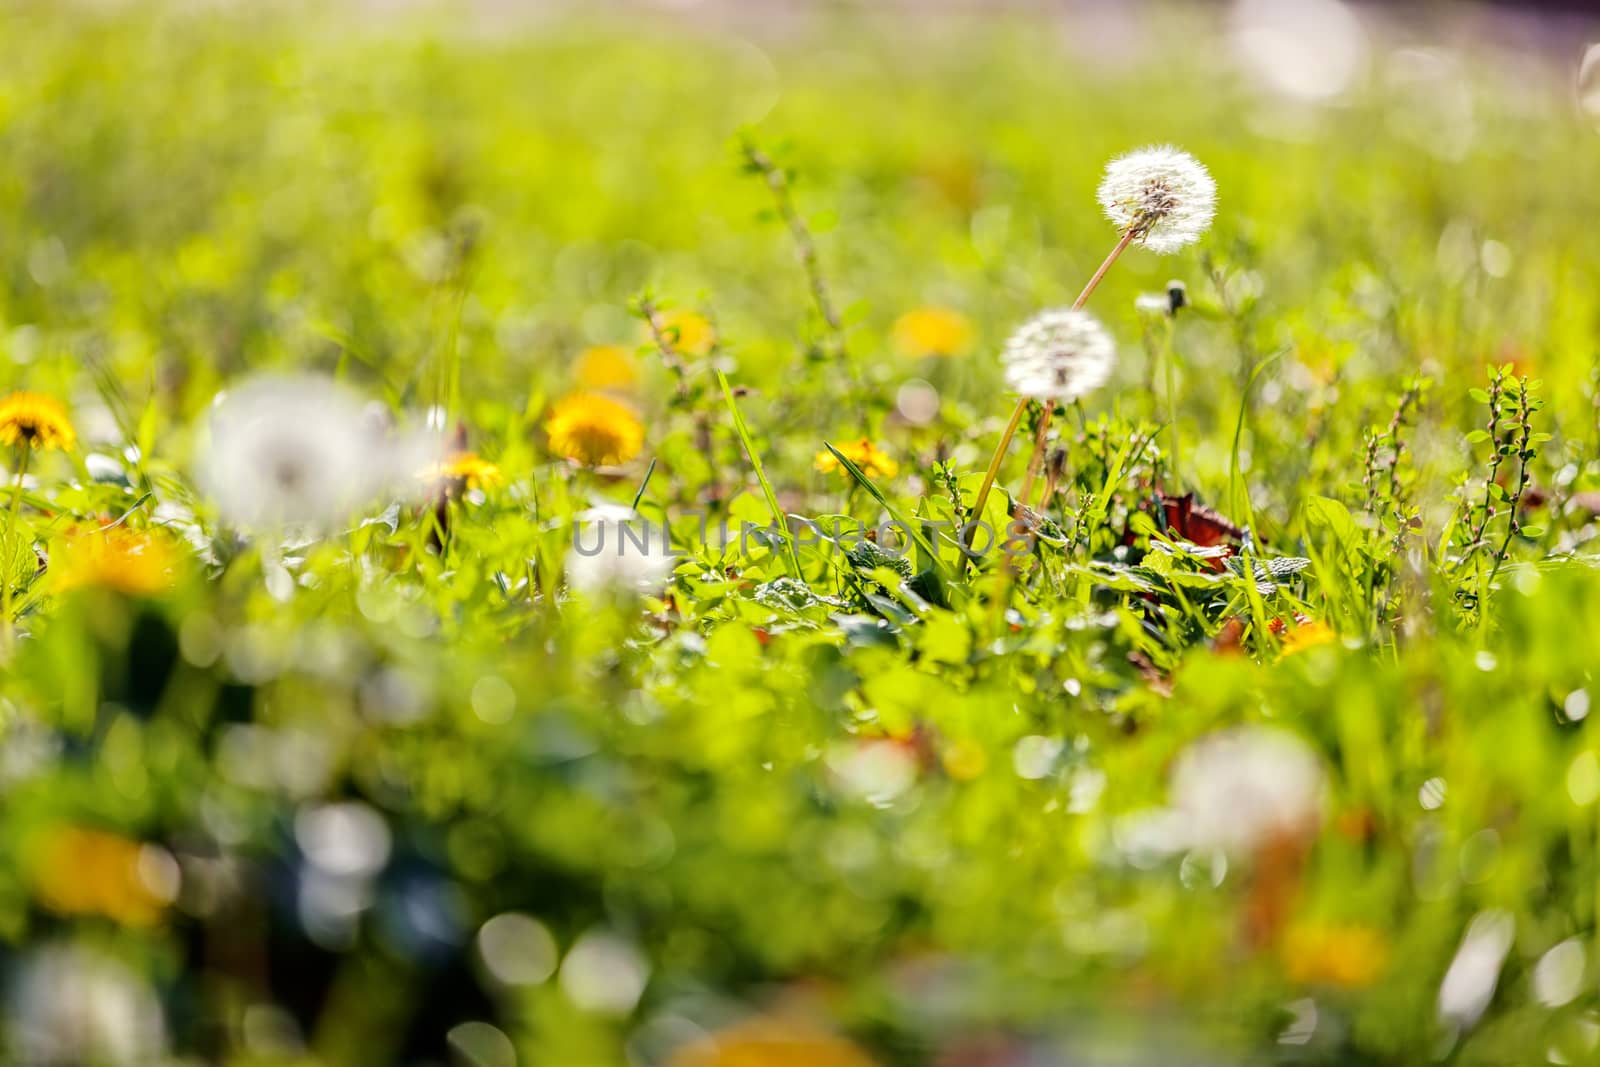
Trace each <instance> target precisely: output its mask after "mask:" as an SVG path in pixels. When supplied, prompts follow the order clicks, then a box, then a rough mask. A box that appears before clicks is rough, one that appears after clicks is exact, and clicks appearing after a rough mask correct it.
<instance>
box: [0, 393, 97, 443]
mask: <svg viewBox="0 0 1600 1067" xmlns="http://www.w3.org/2000/svg"><path fill="white" fill-rule="evenodd" d="M77 439H78V438H77V434H75V433H74V432H73V430H72V423H71V421H69V420H68V419H67V412H66V409H65V408H63V407H62V406H61V405H60V404H59V403H57V402H56V401H55V400H52V399H51V398H50V397H48V396H41V395H40V394H38V393H12V394H11V395H10V396H8V397H6V398H4V399H3V400H0V444H4V445H18V444H22V445H27V446H28V447H30V448H38V449H46V448H61V449H68V448H71V447H72V446H73V444H74V443H76V441H77Z"/></svg>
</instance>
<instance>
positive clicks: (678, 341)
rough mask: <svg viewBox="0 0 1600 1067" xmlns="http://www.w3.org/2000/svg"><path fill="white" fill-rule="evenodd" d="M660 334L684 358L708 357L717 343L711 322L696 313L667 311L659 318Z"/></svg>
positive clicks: (715, 332) (714, 329)
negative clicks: (684, 356)
mask: <svg viewBox="0 0 1600 1067" xmlns="http://www.w3.org/2000/svg"><path fill="white" fill-rule="evenodd" d="M661 332H662V334H663V335H664V336H665V337H666V339H667V341H668V342H670V343H671V345H672V347H673V348H674V349H676V350H677V351H678V352H681V353H682V354H683V355H686V356H704V355H709V354H710V352H711V349H712V347H713V346H715V345H716V343H717V331H716V328H715V327H713V326H712V325H711V320H710V319H708V318H706V317H705V316H704V315H702V314H700V313H699V312H696V311H669V312H667V313H666V314H664V315H662V316H661Z"/></svg>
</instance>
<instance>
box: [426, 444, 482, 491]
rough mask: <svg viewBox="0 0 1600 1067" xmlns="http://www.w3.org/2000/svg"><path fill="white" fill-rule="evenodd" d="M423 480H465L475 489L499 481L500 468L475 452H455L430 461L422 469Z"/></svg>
mask: <svg viewBox="0 0 1600 1067" xmlns="http://www.w3.org/2000/svg"><path fill="white" fill-rule="evenodd" d="M422 480H423V481H425V482H442V481H452V482H465V483H466V484H467V485H469V486H471V487H473V488H475V489H477V488H482V487H485V486H490V485H498V484H499V483H500V468H499V467H497V466H495V465H494V464H493V463H490V462H489V461H488V460H486V459H484V458H483V457H482V456H480V455H478V454H477V453H476V452H455V453H452V454H451V456H450V458H449V459H446V460H443V461H441V462H439V463H432V464H429V465H428V466H427V467H425V468H424V469H423V471H422Z"/></svg>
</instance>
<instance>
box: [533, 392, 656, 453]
mask: <svg viewBox="0 0 1600 1067" xmlns="http://www.w3.org/2000/svg"><path fill="white" fill-rule="evenodd" d="M544 428H545V432H546V433H547V434H549V436H550V450H551V451H552V452H554V453H556V454H557V455H560V456H566V457H567V458H568V459H575V460H577V461H578V462H579V463H583V464H586V465H587V466H590V467H597V466H600V465H602V464H612V463H626V462H627V461H628V460H630V459H632V458H633V457H634V456H636V455H638V454H639V449H641V448H642V447H644V426H643V425H641V424H640V422H639V419H638V417H637V416H635V415H634V413H633V411H632V410H631V409H630V408H628V407H627V405H625V404H621V403H618V402H617V401H615V400H613V399H611V398H610V397H608V396H603V395H601V394H600V393H574V394H572V395H571V396H569V397H567V398H566V399H565V400H563V401H561V402H560V403H558V404H557V405H556V406H555V408H554V409H553V410H552V411H551V412H550V418H549V419H548V420H547V421H546V422H545V424H544Z"/></svg>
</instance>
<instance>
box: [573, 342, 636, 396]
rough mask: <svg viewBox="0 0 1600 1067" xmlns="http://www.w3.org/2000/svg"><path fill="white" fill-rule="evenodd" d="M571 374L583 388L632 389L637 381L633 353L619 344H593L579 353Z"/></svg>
mask: <svg viewBox="0 0 1600 1067" xmlns="http://www.w3.org/2000/svg"><path fill="white" fill-rule="evenodd" d="M572 373H573V376H574V377H575V378H576V379H577V382H578V384H579V385H580V386H582V387H583V388H584V389H616V390H628V389H632V388H633V387H634V386H635V385H636V384H638V381H639V367H638V365H637V364H636V363H635V362H634V359H633V354H632V353H630V352H629V351H628V350H627V349H625V348H623V347H622V346H621V345H595V346H594V347H593V348H586V349H584V350H583V352H582V353H580V354H579V356H578V358H577V360H576V362H574V363H573V365H572Z"/></svg>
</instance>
